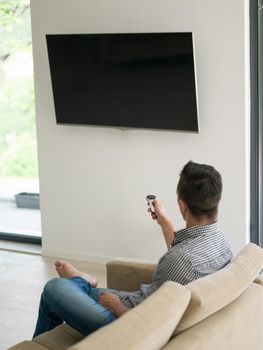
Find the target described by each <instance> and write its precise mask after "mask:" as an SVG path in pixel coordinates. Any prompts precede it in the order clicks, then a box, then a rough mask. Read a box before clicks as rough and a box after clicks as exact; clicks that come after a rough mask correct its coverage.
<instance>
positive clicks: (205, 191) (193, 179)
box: [177, 161, 222, 220]
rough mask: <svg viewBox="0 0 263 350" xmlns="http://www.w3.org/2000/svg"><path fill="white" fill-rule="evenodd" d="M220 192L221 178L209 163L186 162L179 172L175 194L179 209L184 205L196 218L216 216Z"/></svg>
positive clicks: (212, 217)
mask: <svg viewBox="0 0 263 350" xmlns="http://www.w3.org/2000/svg"><path fill="white" fill-rule="evenodd" d="M221 193H222V178H221V175H220V174H219V172H218V171H217V170H216V169H215V168H213V167H212V166H210V165H205V164H197V163H194V162H192V161H190V162H188V163H187V164H186V165H185V166H184V168H183V170H182V171H181V174H180V180H179V182H178V185H177V195H178V200H179V205H180V202H181V205H180V208H181V211H184V210H183V209H182V207H183V206H184V205H186V207H187V208H188V209H189V211H190V213H191V214H192V215H193V216H194V217H195V218H197V219H200V218H204V217H207V218H208V219H212V220H213V219H214V218H216V217H217V211H218V203H219V201H220V199H221Z"/></svg>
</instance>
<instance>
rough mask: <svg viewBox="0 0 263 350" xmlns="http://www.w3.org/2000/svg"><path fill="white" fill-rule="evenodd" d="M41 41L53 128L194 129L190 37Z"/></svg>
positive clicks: (195, 113) (79, 36) (112, 36)
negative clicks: (45, 53)
mask: <svg viewBox="0 0 263 350" xmlns="http://www.w3.org/2000/svg"><path fill="white" fill-rule="evenodd" d="M46 40H47V49H48V57H49V65H50V72H51V81H52V89H53V97H54V105H55V113H56V121H57V123H58V124H86V125H100V126H112V127H121V128H126V127H127V128H150V129H168V130H171V129H172V130H186V131H198V110H197V93H196V81H195V64H194V50H193V35H192V33H129V34H127V33H126V34H124V33H122V34H63V35H46Z"/></svg>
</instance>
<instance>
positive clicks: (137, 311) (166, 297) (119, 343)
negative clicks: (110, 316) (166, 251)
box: [70, 281, 190, 350]
mask: <svg viewBox="0 0 263 350" xmlns="http://www.w3.org/2000/svg"><path fill="white" fill-rule="evenodd" d="M189 300H190V290H189V289H187V288H186V287H184V286H181V285H180V284H178V283H175V282H171V281H168V282H166V283H164V284H163V285H162V287H160V288H159V289H158V290H157V291H156V292H155V293H153V294H152V295H151V296H149V297H148V298H147V299H146V300H145V301H144V302H143V303H141V304H139V305H138V306H136V307H135V308H133V309H131V310H129V311H128V312H126V313H125V314H124V315H122V316H121V317H120V318H119V319H117V320H116V321H114V322H112V323H111V324H109V325H107V326H105V327H103V328H101V329H99V330H98V331H96V332H94V333H92V334H91V335H89V336H88V337H87V338H85V339H84V340H83V341H81V342H80V343H79V344H76V345H75V346H73V347H72V348H70V349H71V350H87V349H96V350H116V349H125V350H157V349H160V348H161V347H163V346H164V345H165V344H166V343H167V342H168V340H169V339H170V337H171V335H172V333H173V331H174V329H175V327H176V325H177V323H178V322H179V320H180V318H181V316H182V314H183V313H184V311H185V309H186V307H187V305H188V303H189Z"/></svg>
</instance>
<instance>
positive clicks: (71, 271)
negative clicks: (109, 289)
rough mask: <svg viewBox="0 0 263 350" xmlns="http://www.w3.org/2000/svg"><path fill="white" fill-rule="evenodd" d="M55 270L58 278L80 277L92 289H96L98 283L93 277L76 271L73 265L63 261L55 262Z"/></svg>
mask: <svg viewBox="0 0 263 350" xmlns="http://www.w3.org/2000/svg"><path fill="white" fill-rule="evenodd" d="M55 268H56V270H57V273H58V275H59V277H63V278H72V277H77V276H80V277H82V278H84V279H85V280H87V281H88V282H89V283H90V284H91V286H92V287H94V288H96V287H97V284H98V282H97V280H96V278H95V277H94V276H92V275H89V274H87V273H85V272H81V271H79V270H77V269H76V268H75V267H74V266H73V265H71V264H70V263H68V262H66V261H64V260H57V261H56V262H55Z"/></svg>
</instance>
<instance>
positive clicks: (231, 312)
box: [162, 283, 263, 350]
mask: <svg viewBox="0 0 263 350" xmlns="http://www.w3.org/2000/svg"><path fill="white" fill-rule="evenodd" d="M262 319H263V288H262V286H260V285H258V284H254V283H252V284H251V285H250V286H249V287H248V288H247V290H246V291H245V292H244V293H242V294H241V295H240V296H239V297H238V298H237V299H235V300H234V301H233V302H232V303H230V304H229V305H228V306H226V307H224V308H222V309H221V310H219V311H217V312H216V313H214V314H213V315H211V316H209V317H207V318H206V319H205V320H203V321H201V322H199V323H198V324H196V325H195V326H193V327H191V328H189V329H188V330H186V331H185V332H182V333H180V334H178V335H177V336H175V337H173V338H172V339H171V340H170V342H169V343H168V344H167V345H166V346H165V347H164V348H162V350H178V349H183V350H208V349H213V350H222V349H224V350H230V349H231V350H236V349H238V350H262V349H263V324H262Z"/></svg>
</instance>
